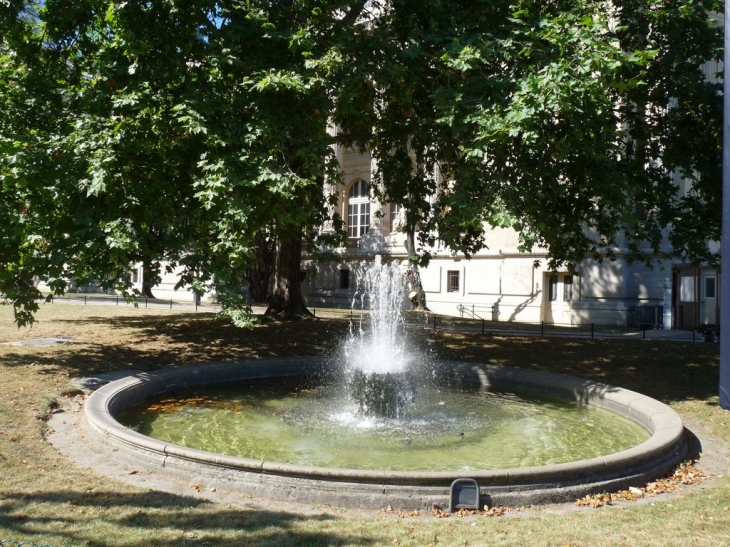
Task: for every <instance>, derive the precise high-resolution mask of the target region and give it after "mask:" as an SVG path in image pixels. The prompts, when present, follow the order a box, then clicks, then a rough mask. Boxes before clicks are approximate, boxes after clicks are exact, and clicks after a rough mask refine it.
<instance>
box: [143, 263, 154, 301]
mask: <svg viewBox="0 0 730 547" xmlns="http://www.w3.org/2000/svg"><path fill="white" fill-rule="evenodd" d="M156 278H157V276H156V275H155V274H154V272H153V271H152V259H151V258H150V257H149V256H144V257H142V296H146V297H147V298H154V297H155V295H154V294H152V287H154V285H155V281H156Z"/></svg>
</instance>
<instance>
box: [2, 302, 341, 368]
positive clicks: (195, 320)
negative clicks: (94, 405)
mask: <svg viewBox="0 0 730 547" xmlns="http://www.w3.org/2000/svg"><path fill="white" fill-rule="evenodd" d="M54 322H55V323H57V324H59V325H62V326H65V327H67V328H70V329H72V330H75V331H77V332H78V331H79V330H81V331H82V332H84V335H85V336H86V338H87V339H89V340H91V341H90V342H86V343H84V342H83V341H79V342H78V343H74V344H69V345H63V346H55V347H45V348H34V349H26V348H23V349H22V350H20V349H16V348H13V349H8V350H6V351H4V352H3V353H4V354H3V355H2V356H0V364H3V365H5V366H11V367H12V366H27V365H46V366H48V367H49V368H48V370H47V371H46V372H47V373H48V374H54V373H56V372H57V370H58V368H61V369H63V370H65V371H66V372H68V373H69V375H70V376H72V377H74V376H84V375H90V374H94V373H97V372H101V371H108V370H116V369H129V368H135V369H141V370H155V369H160V368H166V367H170V366H175V365H180V364H189V363H205V362H209V361H221V360H233V359H251V358H253V359H256V358H266V357H281V356H301V355H305V356H306V355H323V354H325V355H326V354H332V353H334V352H335V351H336V350H337V347H338V344H339V342H338V341H339V340H340V339H341V338H342V336H343V335H344V333H345V332H346V330H347V328H348V325H349V323H348V321H347V320H341V319H316V320H304V321H297V322H288V323H282V322H276V321H266V322H264V323H262V324H260V325H257V326H256V327H255V328H254V329H252V330H247V329H241V328H238V327H235V326H234V325H232V324H231V323H230V321H228V320H227V319H215V318H214V315H212V314H193V313H182V314H175V315H166V316H138V317H124V316H119V317H82V318H78V319H56V320H54ZM89 334H92V336H91V337H89V336H88V335H89ZM76 338H77V339H79V338H80V337H78V336H77V337H76Z"/></svg>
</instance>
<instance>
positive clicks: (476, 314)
mask: <svg viewBox="0 0 730 547" xmlns="http://www.w3.org/2000/svg"><path fill="white" fill-rule="evenodd" d="M456 309H457V311H458V312H459V316H460V317H461V318H462V319H464V317H465V316H466V317H467V318H471V319H485V320H486V319H487V316H488V317H489V319H491V320H492V321H498V320H499V313H500V312H499V304H493V305H492V306H477V305H475V304H472V305H471V306H465V305H464V304H459V305H458V306H456Z"/></svg>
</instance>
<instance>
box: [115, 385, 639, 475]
mask: <svg viewBox="0 0 730 547" xmlns="http://www.w3.org/2000/svg"><path fill="white" fill-rule="evenodd" d="M118 420H119V421H120V422H121V423H123V424H125V425H127V426H129V427H133V428H135V429H136V430H138V431H139V432H140V433H143V434H145V435H149V436H151V437H154V438H156V439H160V440H163V441H167V442H171V443H174V444H178V445H181V446H188V447H192V448H198V449H202V450H208V451H211V452H219V453H223V454H228V455H232V456H240V457H246V458H254V459H260V460H266V461H277V462H283V463H293V464H301V465H313V466H323V467H341V468H353V469H383V470H414V471H416V470H423V471H446V470H469V469H505V468H513V467H525V466H539V465H546V464H552V463H561V462H568V461H575V460H581V459H587V458H592V457H597V456H602V455H606V454H611V453H614V452H618V451H620V450H624V449H627V448H630V447H632V446H636V445H637V444H639V443H641V442H643V441H644V440H646V438H648V433H647V432H646V430H644V429H643V428H642V427H640V426H638V425H636V424H634V423H633V422H631V421H629V420H626V419H624V418H620V417H618V416H616V415H615V414H613V413H610V412H606V411H602V410H598V409H595V408H592V407H588V406H579V405H577V404H576V403H574V402H572V401H568V400H566V399H560V398H556V397H548V396H543V395H539V394H536V393H533V392H527V391H516V390H509V391H503V390H500V391H494V390H485V389H483V388H481V387H479V386H476V385H473V386H469V387H468V388H467V389H448V388H444V387H437V386H435V385H429V386H423V387H421V388H419V390H418V396H417V397H416V399H415V402H414V403H413V404H412V405H409V407H408V412H407V415H406V416H404V417H402V418H395V419H393V418H377V417H372V416H362V415H360V414H359V413H358V412H357V404H356V403H353V402H352V401H350V400H349V399H348V396H347V393H346V389H345V388H344V387H343V386H337V388H334V387H333V386H332V385H325V386H317V385H308V384H307V380H306V379H304V380H302V379H277V380H275V381H265V380H259V381H256V382H248V383H244V384H241V385H235V386H230V385H229V386H219V387H216V386H208V387H204V388H199V389H196V390H194V391H192V390H191V391H186V392H181V393H178V394H176V395H175V396H174V397H170V396H166V397H165V398H163V399H162V400H156V401H147V402H145V403H144V404H142V405H138V406H136V407H133V408H131V409H128V410H126V411H125V412H124V413H123V414H121V415H120V416H119V417H118Z"/></svg>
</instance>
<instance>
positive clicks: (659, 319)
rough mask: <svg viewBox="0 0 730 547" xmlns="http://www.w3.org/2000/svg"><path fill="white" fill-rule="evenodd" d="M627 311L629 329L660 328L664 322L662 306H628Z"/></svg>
mask: <svg viewBox="0 0 730 547" xmlns="http://www.w3.org/2000/svg"><path fill="white" fill-rule="evenodd" d="M627 311H628V313H627V323H628V326H629V327H644V326H646V327H649V328H652V329H660V328H662V325H663V322H664V321H663V320H664V306H662V305H649V304H643V305H641V304H640V305H638V306H629V309H628V310H627Z"/></svg>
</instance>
